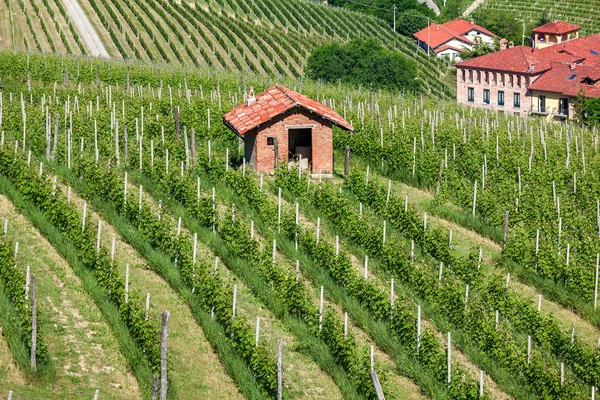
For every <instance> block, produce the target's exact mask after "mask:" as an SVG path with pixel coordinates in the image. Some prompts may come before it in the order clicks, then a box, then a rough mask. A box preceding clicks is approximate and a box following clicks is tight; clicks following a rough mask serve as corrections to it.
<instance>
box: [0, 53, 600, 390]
mask: <svg viewBox="0 0 600 400" xmlns="http://www.w3.org/2000/svg"><path fill="white" fill-rule="evenodd" d="M48 61H50V62H48ZM0 71H1V72H3V73H4V74H5V76H6V78H5V80H4V83H5V90H4V92H3V93H2V94H1V97H0V126H1V128H2V131H3V135H2V139H1V140H2V149H0V171H1V172H2V175H3V176H5V179H7V180H9V181H10V182H9V183H7V185H8V186H7V187H11V188H13V189H11V190H12V191H13V192H14V193H15V194H13V195H12V196H11V200H12V201H13V202H17V201H19V202H23V204H29V205H30V206H35V207H37V208H39V210H40V212H41V213H42V214H43V218H45V220H46V221H47V222H48V223H49V224H50V225H51V226H53V227H54V229H55V230H57V231H58V232H59V233H60V235H62V237H64V238H65V239H68V240H69V241H70V242H72V243H73V244H74V248H75V249H77V252H76V253H75V256H73V257H74V258H73V259H72V261H71V260H70V262H74V263H80V264H81V272H80V273H82V274H83V272H82V271H84V270H85V271H90V272H92V273H93V274H88V275H85V276H87V278H86V279H94V280H95V281H96V282H97V284H98V287H99V289H98V290H100V291H101V293H100V292H99V293H98V294H97V295H95V296H98V297H95V298H94V301H96V303H97V304H98V306H99V307H100V304H101V303H102V301H105V300H103V299H105V298H106V299H107V300H108V301H110V302H111V306H112V307H116V308H118V309H119V317H120V320H121V321H123V322H124V323H125V325H126V326H127V330H126V335H127V337H123V338H120V340H121V341H123V340H130V341H132V342H133V343H135V346H134V349H135V350H132V352H135V351H137V352H139V353H141V354H143V355H144V357H143V358H142V360H143V361H142V362H139V361H140V358H139V357H137V356H136V355H135V354H134V353H126V354H124V355H125V358H126V359H127V360H128V362H129V363H130V366H131V368H132V369H133V370H134V372H135V376H136V378H137V379H138V381H139V383H140V387H141V389H142V391H148V390H149V385H150V383H151V380H152V378H151V377H152V372H151V371H152V370H153V369H154V370H155V371H156V370H157V368H158V361H159V357H158V354H157V352H156V351H157V350H156V349H157V347H158V339H159V335H158V328H157V327H156V326H155V325H153V322H152V321H149V322H148V321H145V320H144V310H143V305H142V301H141V299H137V298H136V297H133V298H132V299H133V300H131V301H129V302H127V301H124V298H125V296H124V287H125V283H124V281H123V277H122V276H121V275H118V274H113V273H112V272H113V270H114V268H113V265H114V261H113V260H112V259H111V257H110V256H109V254H108V252H107V251H106V250H105V249H100V250H98V248H97V241H96V237H95V232H96V229H97V228H96V227H94V226H91V225H90V223H89V221H88V223H87V225H86V221H85V217H84V215H85V214H84V213H83V212H82V210H81V209H80V208H78V207H76V206H75V205H74V204H73V203H72V202H71V201H70V199H69V197H68V196H65V195H64V194H63V193H62V192H60V191H58V192H57V191H56V187H55V184H54V183H53V180H52V179H53V178H52V177H53V176H56V177H58V180H59V181H61V182H63V183H64V184H65V185H70V187H71V188H72V190H73V192H74V193H77V194H79V195H81V196H82V197H84V198H85V199H86V200H87V201H88V202H89V204H90V205H93V206H94V207H95V208H96V209H97V210H98V211H99V212H100V213H101V214H102V215H103V216H104V217H105V218H106V219H107V220H109V221H110V223H111V224H112V225H113V226H115V229H116V230H117V231H118V233H119V234H120V235H122V236H123V238H124V240H126V241H127V242H128V243H130V244H131V245H132V246H133V247H134V248H135V249H136V250H137V251H138V252H139V253H140V255H141V256H143V257H144V258H145V259H146V261H147V263H148V265H149V267H150V268H151V269H153V270H154V271H155V272H156V273H157V274H158V275H160V276H162V277H163V278H164V279H165V280H166V281H167V282H168V284H169V285H170V286H171V288H172V289H173V290H174V291H175V292H176V293H177V295H178V296H180V297H181V299H182V300H183V301H185V302H186V304H188V306H189V307H190V309H191V310H192V313H193V314H194V317H195V318H196V320H197V321H198V323H199V325H200V326H201V327H202V329H203V330H204V331H205V332H207V338H208V340H209V342H210V343H211V345H212V347H213V349H214V351H215V352H216V353H217V354H218V356H219V358H220V359H221V361H222V362H223V363H224V364H225V367H226V369H227V371H228V373H229V374H230V375H231V376H232V378H233V380H234V381H235V382H236V383H237V384H238V386H239V388H240V391H241V392H242V393H243V394H244V395H247V396H250V395H251V394H252V393H255V394H258V393H262V395H266V396H268V397H272V396H274V393H275V391H276V390H277V379H276V366H275V364H276V363H275V360H276V353H275V352H274V349H273V346H266V343H265V342H263V341H259V342H258V345H256V343H255V338H254V333H255V324H254V316H251V315H248V314H242V313H238V314H236V312H235V304H236V303H235V300H234V299H235V294H234V293H237V290H238V289H237V287H238V286H239V287H240V288H244V290H247V291H248V292H250V293H251V296H252V297H254V298H256V301H258V302H259V303H260V304H261V307H263V308H264V309H265V310H268V311H265V312H267V313H269V314H270V315H273V320H278V321H280V323H281V324H282V326H284V327H285V328H286V330H287V331H288V332H291V334H292V335H293V337H294V339H293V340H295V341H297V342H298V343H301V345H302V346H303V350H302V351H303V352H304V353H305V354H306V355H307V356H308V357H309V358H310V359H311V361H310V362H314V363H315V364H316V365H317V366H318V368H320V369H321V370H322V371H324V372H325V373H326V374H327V375H329V376H330V377H331V379H332V381H333V382H334V383H335V385H336V386H337V388H338V389H339V391H340V393H341V394H342V395H343V396H344V397H350V398H354V397H368V398H374V397H375V392H374V388H373V384H372V380H371V376H370V373H371V370H375V371H377V372H378V374H379V377H380V381H381V383H382V385H383V388H384V391H386V392H387V393H388V394H389V393H393V388H392V387H391V384H390V383H389V382H390V381H392V380H393V379H394V378H393V377H394V376H406V377H408V378H410V379H411V380H413V381H414V383H416V384H417V385H419V387H420V389H421V390H422V391H423V392H424V393H425V394H428V395H430V396H433V397H436V398H437V397H440V398H479V397H480V391H481V390H483V395H484V396H486V397H490V398H502V397H505V396H507V395H510V396H514V397H516V398H525V397H531V396H537V397H544V398H586V397H588V396H590V393H591V391H593V390H595V389H590V388H593V387H595V386H596V385H597V383H598V380H599V378H600V376H599V373H600V365H599V364H598V363H599V362H600V361H599V360H600V353H599V350H598V349H597V348H596V347H595V346H593V347H592V346H590V345H589V340H584V339H582V337H581V335H582V334H581V333H580V332H579V331H578V330H577V329H576V328H575V327H573V329H570V330H565V329H564V328H562V326H563V325H562V324H561V323H560V321H557V319H556V317H554V316H548V315H544V314H542V313H541V312H540V307H541V303H538V304H539V305H538V306H537V307H536V305H535V304H534V303H532V302H531V301H530V300H529V299H524V298H522V297H521V296H520V295H519V294H518V293H516V292H515V291H514V290H513V289H512V287H511V285H510V283H511V282H510V275H507V273H508V272H511V273H512V274H513V278H512V279H520V280H523V281H524V282H526V283H528V284H530V285H533V286H535V287H536V288H537V289H539V290H540V291H541V292H542V293H543V294H544V295H545V296H546V297H547V298H548V299H549V300H554V301H556V302H558V303H560V304H562V305H563V306H565V307H571V308H573V309H575V310H576V311H577V312H578V313H579V314H580V315H581V316H582V317H583V318H584V319H585V320H587V321H588V322H589V323H591V324H592V325H594V326H596V327H598V312H597V311H596V307H595V305H596V304H595V298H596V297H595V296H597V272H596V271H597V268H598V267H597V263H596V262H597V258H596V254H597V253H598V252H600V249H599V248H598V245H599V243H598V231H599V229H600V227H599V226H598V224H599V222H598V220H599V219H598V212H600V211H598V205H597V200H596V199H598V198H599V196H600V193H598V189H599V188H598V183H597V182H598V179H597V176H596V175H597V171H596V169H597V166H596V163H597V160H598V159H599V158H598V156H597V145H598V135H597V133H596V132H591V131H587V130H582V129H581V128H575V127H573V126H570V125H556V126H554V125H546V124H545V123H544V122H542V121H540V122H538V121H536V120H520V119H518V118H516V117H513V116H510V117H507V116H504V115H499V114H494V113H490V112H487V113H486V112H475V111H472V110H469V109H464V108H460V107H458V106H456V105H454V104H450V103H444V102H442V103H430V101H429V100H426V99H423V98H416V97H396V96H395V95H390V94H389V93H373V92H369V91H365V90H355V89H351V88H342V87H339V86H329V85H322V84H315V83H312V82H310V81H290V83H291V84H293V85H298V88H297V90H300V91H302V92H303V93H305V94H307V95H309V96H312V97H314V98H316V99H318V100H319V101H322V102H324V103H326V104H327V105H329V106H330V107H332V108H334V109H336V110H337V111H338V112H339V113H340V114H341V115H343V116H344V117H345V118H347V119H349V120H352V121H353V122H354V126H355V127H356V132H355V133H353V134H350V133H347V132H342V131H337V130H336V131H335V133H334V144H335V146H336V147H337V148H338V149H343V148H344V147H345V146H346V145H349V146H350V148H351V154H352V157H353V158H356V159H357V160H359V161H360V162H356V163H353V164H352V168H351V174H350V176H349V177H348V179H347V180H346V181H341V180H340V179H339V178H335V179H334V180H333V181H332V182H324V181H323V182H321V181H320V180H319V181H318V182H316V181H314V180H311V178H310V176H309V175H308V174H307V173H306V171H304V172H303V171H299V170H297V169H296V168H291V169H290V168H285V167H283V168H282V169H281V170H279V171H278V172H277V173H276V174H275V176H274V177H267V176H257V175H256V174H254V173H253V172H251V171H250V169H248V168H246V165H245V164H243V163H240V159H239V156H238V154H239V150H240V147H239V143H238V141H237V139H236V138H235V135H233V134H232V133H231V132H229V131H228V130H226V128H225V127H224V126H223V125H222V124H221V121H220V118H221V115H222V114H223V113H224V112H225V111H227V110H229V109H230V108H231V107H232V106H234V105H236V104H237V103H238V102H240V101H241V99H242V98H243V90H244V87H246V86H250V85H253V86H254V87H256V88H257V91H258V90H259V89H260V88H264V87H265V86H266V85H267V84H269V82H268V81H265V80H264V79H260V78H256V77H254V76H253V75H250V74H249V75H244V76H242V75H234V74H227V73H222V72H221V73H215V72H211V70H208V71H207V72H204V73H202V74H188V70H187V69H183V68H182V69H177V68H169V69H167V68H165V69H161V68H158V67H149V66H136V65H134V64H123V63H107V62H101V61H95V60H82V59H76V58H69V57H66V58H61V57H53V56H48V57H46V58H43V57H41V56H39V55H25V54H19V53H17V54H12V53H1V54H0ZM57 81H58V82H62V85H60V84H58V83H55V82H57ZM18 82H21V83H18ZM25 82H27V83H28V85H25V84H24V83H25ZM176 115H178V117H175V116H176ZM176 118H177V119H178V122H176ZM363 165H367V166H366V167H363ZM374 174H383V175H387V176H389V177H390V178H393V179H398V180H402V181H405V182H408V183H410V184H412V185H414V186H418V187H421V188H423V189H426V190H435V199H436V203H437V204H440V205H443V204H446V203H447V202H448V201H450V202H452V203H454V204H456V205H458V206H459V207H462V208H463V209H465V210H466V211H464V212H459V211H457V213H456V215H455V219H456V221H458V222H462V223H464V224H465V225H467V224H468V223H472V222H473V221H476V220H479V221H480V222H481V224H482V225H481V226H483V225H489V226H491V227H493V228H494V229H496V230H497V229H500V231H502V229H504V226H506V232H507V236H506V240H505V243H503V244H504V251H503V253H502V257H501V258H500V259H499V260H494V265H493V266H490V265H488V261H487V260H486V259H484V258H483V255H482V253H481V251H480V249H479V248H477V247H474V248H472V249H470V250H469V251H467V252H463V251H459V250H458V248H459V247H458V245H457V243H456V242H453V240H452V233H451V231H448V230H447V229H443V228H431V227H428V226H427V216H426V214H422V213H421V212H420V211H417V210H416V209H415V208H413V207H412V206H409V205H408V204H407V203H406V199H404V198H400V197H398V196H397V195H396V194H394V193H393V192H391V191H390V188H391V183H392V182H391V181H389V183H388V187H387V188H386V186H385V185H383V184H381V183H380V180H378V179H375V177H374V176H373V175H374ZM370 175H371V176H370ZM5 190H6V189H5ZM13 192H11V193H13ZM57 210H62V211H61V212H57ZM506 211H508V219H507V217H506V215H507V214H506ZM461 213H462V214H467V216H468V215H470V218H471V219H468V218H462V217H461V215H462V214H461ZM465 221H467V222H465ZM467 226H468V225H467ZM492 236H493V237H492V239H494V240H500V241H502V238H500V239H498V238H497V237H496V236H494V235H492ZM334 238H335V240H334ZM536 238H537V240H536ZM198 243H202V246H204V248H206V251H207V252H208V253H206V254H209V257H207V258H206V259H202V260H197V258H198V257H197V251H196V249H197V245H198ZM53 245H55V246H58V244H55V243H53ZM10 247H11V245H8V246H7V249H9V248H10ZM7 251H8V250H7ZM7 254H8V253H7ZM206 254H205V255H206ZM214 256H218V257H219V258H220V259H221V262H222V263H223V264H224V268H226V270H227V272H225V270H223V271H224V272H223V273H216V272H215V270H214V266H213V265H214V259H213V257H214ZM365 256H367V257H365ZM7 257H8V258H10V254H9V255H8V256H7ZM363 259H364V260H365V261H364V265H356V261H357V260H363ZM296 260H298V261H299V262H298V263H296ZM523 260H525V262H523ZM359 263H360V262H359ZM76 271H79V269H76ZM82 276H83V275H82ZM228 276H229V277H235V278H234V280H233V281H232V280H231V279H230V278H227V277H228ZM0 277H2V279H5V280H7V282H10V281H11V280H15V279H16V280H19V283H17V284H16V287H18V286H19V285H21V284H22V282H20V280H22V279H24V278H23V277H16V278H12V277H10V276H6V277H5V276H4V275H1V276H0ZM392 279H393V280H392ZM232 282H238V284H237V285H238V286H234V285H232ZM13 286H14V285H13ZM240 290H241V289H240ZM348 320H350V324H351V329H350V331H349V332H346V328H345V326H347V325H346V323H347V322H346V321H348ZM24 324H25V325H27V321H26V322H25V323H24ZM216 331H218V332H222V333H224V335H222V336H219V335H216V336H214V335H213V336H211V335H210V334H209V333H208V332H213V333H214V332H216ZM596 333H597V331H596ZM365 338H366V339H365ZM585 339H587V338H585ZM22 341H24V342H26V341H27V339H26V338H23V339H22ZM449 344H451V345H452V346H451V347H450V346H449ZM121 345H122V346H123V344H121ZM369 345H373V347H369ZM374 354H378V356H377V357H373V355H374ZM459 356H460V357H465V358H467V361H466V362H465V361H458V357H459ZM382 359H385V360H387V359H389V360H390V362H382ZM479 370H482V371H483V375H480V374H479ZM388 375H389V377H390V378H388ZM481 376H483V377H484V379H483V382H485V384H484V385H481V381H480V379H481ZM480 385H481V386H480ZM292 386H293V384H292V383H291V382H290V383H288V384H287V386H286V389H285V390H284V392H285V395H286V396H290V397H293V396H294V393H292V392H291V391H290V389H289V388H290V387H292ZM173 390H177V389H176V386H174V389H173ZM171 393H172V395H173V392H171ZM392 397H393V396H392Z"/></svg>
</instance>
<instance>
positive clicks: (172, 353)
mask: <svg viewBox="0 0 600 400" xmlns="http://www.w3.org/2000/svg"><path fill="white" fill-rule="evenodd" d="M63 189H65V188H64V187H63ZM73 200H74V201H75V203H76V204H77V205H78V208H80V209H82V208H83V200H82V199H81V198H80V197H78V196H76V195H75V194H74V195H73ZM88 216H89V221H94V223H95V224H97V221H99V220H101V221H102V239H101V241H102V245H103V246H105V247H106V248H107V250H108V251H110V247H111V242H112V238H113V237H114V238H116V239H117V240H116V246H115V248H116V249H115V261H116V262H117V266H118V267H119V268H118V269H119V274H120V275H121V276H125V264H127V263H128V264H129V265H130V283H129V284H130V290H131V292H132V294H133V293H137V294H138V300H140V301H144V299H145V296H146V293H150V299H151V301H150V304H151V307H150V318H153V319H158V318H160V313H161V312H162V311H163V310H168V311H169V312H170V313H171V315H170V317H169V358H170V361H171V366H170V370H169V376H170V379H172V381H173V382H175V384H176V385H177V393H178V395H179V396H182V397H185V398H192V397H193V396H194V395H196V396H199V395H201V396H210V395H217V396H218V397H219V398H222V399H239V398H242V396H241V395H240V394H239V392H238V390H237V388H236V387H235V385H234V383H233V381H232V380H231V378H230V377H229V376H228V375H227V374H226V373H225V371H224V368H223V365H222V364H221V363H220V361H219V359H218V357H217V355H216V354H214V353H213V351H212V348H211V347H210V344H209V343H208V341H207V340H206V337H205V335H204V332H203V331H202V329H200V327H199V326H198V324H196V322H195V321H194V317H193V316H192V314H191V312H190V310H189V307H188V306H187V305H186V304H185V303H184V302H183V301H182V300H181V299H180V298H179V297H178V296H177V294H176V293H174V292H173V290H172V289H171V288H170V287H169V285H168V284H167V283H166V282H165V281H164V280H163V279H162V278H161V277H160V276H158V275H157V274H156V273H155V272H153V271H151V270H149V269H148V268H147V265H146V262H145V260H144V259H142V258H141V257H140V255H139V254H138V253H137V252H136V251H135V250H134V249H133V248H132V247H131V246H130V245H129V244H127V243H126V242H124V241H123V239H122V238H121V237H120V236H119V235H118V234H117V233H116V232H115V229H114V227H112V226H111V225H110V224H108V223H107V222H106V221H105V220H103V219H102V218H101V217H100V216H99V215H98V214H97V213H96V212H94V211H91V210H90V211H89V213H88Z"/></svg>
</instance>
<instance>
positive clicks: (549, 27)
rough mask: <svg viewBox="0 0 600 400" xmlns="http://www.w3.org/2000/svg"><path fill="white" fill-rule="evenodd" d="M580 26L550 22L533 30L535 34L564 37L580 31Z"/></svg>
mask: <svg viewBox="0 0 600 400" xmlns="http://www.w3.org/2000/svg"><path fill="white" fill-rule="evenodd" d="M580 29H581V27H580V26H579V25H575V24H570V23H568V22H564V21H554V22H549V23H547V24H545V25H542V26H538V27H537V28H534V29H532V30H531V32H533V33H550V34H555V35H564V34H565V33H571V32H575V31H578V30H580Z"/></svg>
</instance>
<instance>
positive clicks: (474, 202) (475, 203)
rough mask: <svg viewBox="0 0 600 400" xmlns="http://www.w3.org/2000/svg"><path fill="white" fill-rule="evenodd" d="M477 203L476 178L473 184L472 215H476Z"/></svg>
mask: <svg viewBox="0 0 600 400" xmlns="http://www.w3.org/2000/svg"><path fill="white" fill-rule="evenodd" d="M476 205H477V180H475V184H474V185H473V212H472V216H473V217H475V206H476Z"/></svg>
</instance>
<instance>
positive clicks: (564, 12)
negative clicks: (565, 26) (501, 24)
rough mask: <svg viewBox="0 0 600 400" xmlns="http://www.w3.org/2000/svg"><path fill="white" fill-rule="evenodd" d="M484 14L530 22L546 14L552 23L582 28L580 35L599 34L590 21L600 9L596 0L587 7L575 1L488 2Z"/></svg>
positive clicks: (520, 0)
mask: <svg viewBox="0 0 600 400" xmlns="http://www.w3.org/2000/svg"><path fill="white" fill-rule="evenodd" d="M477 9H478V10H479V9H480V10H481V11H482V12H485V11H486V10H490V11H493V10H500V11H505V12H509V13H510V14H511V15H518V16H520V17H521V18H525V19H526V20H528V21H530V22H537V21H539V18H540V15H542V13H543V12H546V13H547V15H548V18H549V19H550V20H551V21H555V20H561V21H566V22H569V23H571V24H576V25H579V26H581V31H580V32H579V34H580V35H585V36H587V35H593V34H596V33H598V25H597V24H595V23H594V21H593V20H592V19H590V13H594V12H596V10H599V9H600V3H599V2H597V1H596V0H593V1H590V2H587V3H586V4H585V5H584V4H582V3H579V2H577V1H573V0H567V1H563V2H560V3H554V2H552V3H551V2H548V1H536V2H528V1H523V0H517V1H508V0H487V1H485V2H483V3H482V4H481V5H480V6H479V7H478V8H477Z"/></svg>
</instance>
